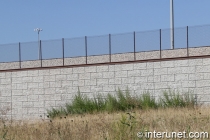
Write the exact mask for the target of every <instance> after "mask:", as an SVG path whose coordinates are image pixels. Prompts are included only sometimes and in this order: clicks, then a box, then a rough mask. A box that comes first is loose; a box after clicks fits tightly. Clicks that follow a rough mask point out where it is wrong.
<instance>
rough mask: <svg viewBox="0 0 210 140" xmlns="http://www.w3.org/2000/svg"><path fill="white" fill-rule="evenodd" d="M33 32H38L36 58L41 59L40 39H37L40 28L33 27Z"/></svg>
mask: <svg viewBox="0 0 210 140" xmlns="http://www.w3.org/2000/svg"><path fill="white" fill-rule="evenodd" d="M34 31H35V32H38V59H41V56H40V51H41V50H40V41H39V32H40V31H42V29H41V28H36V29H34Z"/></svg>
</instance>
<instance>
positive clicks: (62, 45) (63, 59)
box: [62, 38, 65, 66]
mask: <svg viewBox="0 0 210 140" xmlns="http://www.w3.org/2000/svg"><path fill="white" fill-rule="evenodd" d="M62 52H63V66H64V57H65V56H64V55H65V54H64V38H62Z"/></svg>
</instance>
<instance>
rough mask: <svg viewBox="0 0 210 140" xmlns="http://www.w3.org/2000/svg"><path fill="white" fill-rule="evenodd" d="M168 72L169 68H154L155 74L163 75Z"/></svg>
mask: <svg viewBox="0 0 210 140" xmlns="http://www.w3.org/2000/svg"><path fill="white" fill-rule="evenodd" d="M167 73H168V69H167V68H161V69H154V75H162V74H167Z"/></svg>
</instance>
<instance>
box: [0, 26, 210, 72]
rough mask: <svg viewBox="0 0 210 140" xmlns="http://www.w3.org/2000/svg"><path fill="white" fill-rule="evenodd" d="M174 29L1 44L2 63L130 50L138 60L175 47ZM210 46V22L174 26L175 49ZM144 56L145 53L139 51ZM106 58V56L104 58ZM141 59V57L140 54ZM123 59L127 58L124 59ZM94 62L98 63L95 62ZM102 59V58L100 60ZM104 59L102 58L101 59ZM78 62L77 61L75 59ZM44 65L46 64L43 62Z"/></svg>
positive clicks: (109, 53) (109, 58) (0, 55)
mask: <svg viewBox="0 0 210 140" xmlns="http://www.w3.org/2000/svg"><path fill="white" fill-rule="evenodd" d="M170 35H171V29H160V30H153V31H145V32H130V33H124V34H112V35H111V34H109V35H103V36H92V37H86V36H85V37H80V38H63V39H57V40H45V41H42V40H40V41H39V42H38V41H35V42H26V43H16V44H2V45H0V63H7V62H18V63H19V64H20V67H19V68H21V63H22V62H24V61H35V60H41V61H42V60H50V59H63V62H61V63H62V64H60V65H65V64H68V63H64V59H65V58H75V57H84V62H81V64H88V63H89V62H90V61H88V57H90V56H101V55H107V59H106V61H104V62H113V61H114V59H112V55H114V56H113V57H115V58H116V57H118V56H117V55H118V54H125V53H130V54H129V55H128V56H127V57H130V58H129V60H133V61H134V60H136V53H140V52H149V51H159V52H160V55H159V58H161V52H162V51H164V50H171V36H170ZM207 46H210V25H203V26H194V27H188V26H187V27H182V28H175V29H174V49H186V50H187V51H185V53H186V56H189V55H188V53H189V52H188V48H197V47H207ZM139 55H142V54H139ZM104 58H105V57H104ZM139 58H140V57H139ZM122 61H123V60H122ZM91 62H92V63H97V62H96V61H92V60H91ZM98 62H99V61H98ZM101 62H102V61H101ZM75 63H76V62H75ZM41 67H42V63H41Z"/></svg>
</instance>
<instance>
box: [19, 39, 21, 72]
mask: <svg viewBox="0 0 210 140" xmlns="http://www.w3.org/2000/svg"><path fill="white" fill-rule="evenodd" d="M18 46H19V66H20V69H21V47H20V42H19V45H18Z"/></svg>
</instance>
